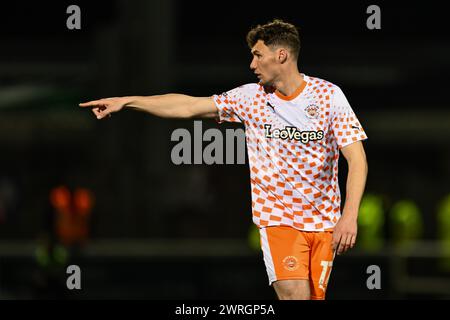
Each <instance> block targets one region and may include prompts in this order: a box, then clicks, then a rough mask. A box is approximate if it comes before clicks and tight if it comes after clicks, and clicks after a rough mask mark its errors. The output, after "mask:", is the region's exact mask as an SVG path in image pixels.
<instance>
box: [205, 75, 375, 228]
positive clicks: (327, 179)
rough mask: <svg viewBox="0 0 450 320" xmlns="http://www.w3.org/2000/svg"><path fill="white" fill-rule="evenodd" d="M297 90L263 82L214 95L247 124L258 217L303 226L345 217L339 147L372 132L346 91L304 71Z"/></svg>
mask: <svg viewBox="0 0 450 320" xmlns="http://www.w3.org/2000/svg"><path fill="white" fill-rule="evenodd" d="M303 79H304V81H303V83H302V85H301V86H300V88H298V89H297V90H296V92H294V93H293V94H292V95H291V96H283V95H282V94H281V93H280V92H278V91H268V90H265V88H264V87H263V86H261V85H260V84H256V83H251V84H246V85H243V86H240V87H238V88H235V89H232V90H230V91H228V92H225V93H222V94H220V95H213V100H214V102H215V104H216V106H217V108H218V111H219V118H218V119H217V120H218V122H219V123H221V122H223V121H229V122H240V123H243V124H244V125H245V132H246V142H247V151H248V159H249V166H250V181H251V189H252V211H253V222H254V223H255V224H256V225H257V226H259V227H265V226H280V225H282V226H291V227H293V228H296V229H298V230H303V231H324V230H329V229H332V228H333V227H334V226H335V224H336V222H337V221H338V219H339V217H340V214H341V213H340V203H341V196H340V190H339V184H338V159H339V149H340V148H342V147H345V146H346V145H349V144H351V143H353V142H355V141H359V140H364V139H367V136H366V134H365V132H364V130H363V128H362V126H361V124H360V123H359V121H358V119H357V117H356V115H355V113H354V112H353V110H352V108H351V107H350V104H349V103H348V101H347V99H346V98H345V95H344V93H343V92H342V90H341V89H340V88H339V87H338V86H336V85H334V84H332V83H330V82H328V81H325V80H322V79H318V78H313V77H309V76H306V75H303Z"/></svg>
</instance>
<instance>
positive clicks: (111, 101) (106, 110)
mask: <svg viewBox="0 0 450 320" xmlns="http://www.w3.org/2000/svg"><path fill="white" fill-rule="evenodd" d="M126 103H127V101H126V98H124V97H117V98H105V99H100V100H93V101H89V102H83V103H80V104H79V106H80V107H82V108H86V107H90V108H92V112H93V113H94V114H95V116H96V117H97V119H99V120H100V119H103V118H104V117H107V116H109V117H110V116H111V113H113V112H118V111H120V110H122V108H123V107H124V106H125V104H126Z"/></svg>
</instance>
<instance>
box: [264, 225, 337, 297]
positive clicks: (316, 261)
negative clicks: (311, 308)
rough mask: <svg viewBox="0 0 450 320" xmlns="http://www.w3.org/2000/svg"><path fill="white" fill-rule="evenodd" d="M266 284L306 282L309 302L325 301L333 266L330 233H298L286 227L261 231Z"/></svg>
mask: <svg viewBox="0 0 450 320" xmlns="http://www.w3.org/2000/svg"><path fill="white" fill-rule="evenodd" d="M260 235H261V248H262V251H263V255H264V263H265V265H266V269H267V274H268V276H269V285H272V283H273V282H274V281H278V280H287V279H305V280H309V282H310V288H311V299H314V300H321V299H325V292H326V289H327V284H328V279H329V277H330V274H331V268H332V266H333V258H334V255H333V248H332V237H333V232H332V231H322V232H311V231H300V230H297V229H294V228H291V227H288V226H275V227H265V228H261V229H260Z"/></svg>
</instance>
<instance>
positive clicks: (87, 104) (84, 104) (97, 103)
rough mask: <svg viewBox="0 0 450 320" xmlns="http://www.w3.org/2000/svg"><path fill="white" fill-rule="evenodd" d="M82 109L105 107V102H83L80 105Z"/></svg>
mask: <svg viewBox="0 0 450 320" xmlns="http://www.w3.org/2000/svg"><path fill="white" fill-rule="evenodd" d="M78 105H79V106H80V107H95V106H102V105H105V102H104V101H102V100H94V101H89V102H82V103H79V104H78Z"/></svg>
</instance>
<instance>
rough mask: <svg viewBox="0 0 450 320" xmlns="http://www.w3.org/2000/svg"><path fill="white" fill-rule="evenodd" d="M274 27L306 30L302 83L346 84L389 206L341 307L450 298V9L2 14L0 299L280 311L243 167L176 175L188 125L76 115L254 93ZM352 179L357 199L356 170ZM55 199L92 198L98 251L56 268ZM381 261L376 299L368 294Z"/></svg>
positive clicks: (338, 277) (88, 5) (56, 6)
mask: <svg viewBox="0 0 450 320" xmlns="http://www.w3.org/2000/svg"><path fill="white" fill-rule="evenodd" d="M71 4H77V5H79V6H80V8H81V30H68V29H67V28H66V19H67V18H68V16H69V14H67V13H66V8H67V7H68V6H69V5H71ZM371 4H376V5H378V6H379V7H380V8H381V30H369V29H368V28H367V27H366V20H367V18H368V17H369V14H367V13H366V8H367V7H368V6H369V5H371ZM273 18H281V19H284V20H286V21H288V22H291V23H294V24H296V25H298V26H299V27H300V36H301V50H300V59H299V68H300V71H301V72H303V73H305V74H307V75H310V76H315V77H319V78H323V79H326V80H328V81H331V82H333V83H335V84H337V85H339V86H340V87H341V88H342V89H343V91H344V93H345V94H346V96H347V98H348V100H349V102H350V104H351V105H352V107H353V109H354V110H355V112H356V114H357V116H358V118H359V120H360V121H361V123H362V125H363V126H364V128H365V131H366V133H367V135H368V137H369V139H368V140H367V141H365V142H364V146H365V149H366V153H367V157H368V163H369V176H368V181H367V185H366V194H368V195H373V196H374V197H376V198H377V199H378V200H379V201H380V203H381V206H379V208H378V209H379V210H381V211H380V213H379V216H378V219H381V220H382V221H383V222H382V225H381V227H380V228H381V236H380V239H381V240H380V241H382V243H383V245H382V246H381V247H380V248H378V249H376V250H375V249H374V250H366V248H365V247H363V246H359V247H358V248H356V249H354V250H353V251H352V252H350V253H348V254H346V255H343V256H340V257H337V258H336V260H335V264H334V267H335V268H334V270H333V273H332V276H331V280H330V284H329V289H328V298H329V299H380V298H383V299H409V298H410V299H417V298H431V299H448V298H449V297H450V282H449V281H450V278H449V276H450V267H448V266H449V265H450V264H449V263H448V259H449V258H448V257H449V250H448V248H449V244H448V243H449V241H450V240H449V238H450V236H449V234H450V221H449V220H450V218H449V216H450V208H449V207H450V200H448V198H446V197H448V195H449V194H450V187H449V182H448V181H449V179H450V165H449V164H450V144H449V140H450V135H449V133H450V111H449V109H448V107H449V103H448V98H447V95H446V94H447V93H448V90H449V81H448V80H447V77H448V72H449V71H450V41H449V28H448V18H447V15H446V11H445V10H444V7H443V4H442V3H441V2H429V1H428V2H421V3H417V2H407V1H404V2H395V4H394V3H392V2H389V3H388V2H373V3H372V2H343V1H339V2H329V3H327V2H312V1H295V2H277V1H273V2H261V1H226V2H225V1H224V2H208V3H205V2H199V1H196V2H194V1H181V0H169V1H163V0H155V1H142V0H140V1H119V0H116V1H98V2H93V1H92V2H88V1H74V2H68V1H59V2H58V3H51V2H30V3H26V2H5V3H2V5H1V7H0V48H1V50H0V299H34V298H47V297H53V298H55V297H56V298H64V299H65V298H68V299H78V298H86V299H96V298H119V299H129V298H144V299H145V298H148V299H174V298H179V299H205V298H206V299H210V298H211V299H228V298H231V299H233V298H236V299H273V298H275V295H274V293H273V292H272V289H271V288H270V287H268V286H267V275H266V272H265V267H264V263H263V260H262V256H261V253H260V251H258V250H256V249H253V248H252V247H251V246H250V245H249V241H248V238H249V233H251V230H252V229H251V226H252V222H251V201H250V181H249V172H248V166H247V164H245V165H218V164H215V165H206V164H201V165H179V166H177V165H174V164H172V162H171V158H170V154H171V150H172V147H173V146H174V145H175V144H176V142H172V141H171V139H170V138H171V133H172V132H173V130H175V129H177V128H186V129H188V130H189V131H190V132H193V126H194V122H193V120H168V119H159V118H156V117H153V116H151V115H148V114H144V113H139V112H134V111H129V110H125V111H123V112H121V113H119V114H114V115H113V117H111V118H110V119H106V120H103V121H97V120H96V119H95V117H94V116H93V115H92V114H91V113H90V112H89V111H88V110H84V109H83V110H82V109H80V108H79V107H78V103H79V102H82V101H88V100H92V99H97V98H101V97H109V96H122V95H153V94H164V93H170V92H176V93H185V94H189V95H194V96H209V95H212V94H214V93H221V92H223V91H226V90H229V89H231V88H234V87H237V86H239V85H241V84H245V83H248V82H255V81H256V79H255V78H254V76H253V75H252V72H251V71H250V69H249V64H250V59H251V55H250V52H249V49H248V47H247V45H246V42H245V35H246V33H247V31H248V30H249V29H250V27H252V26H255V25H256V24H263V23H266V22H268V21H270V20H272V19H273ZM202 126H203V130H206V129H207V128H219V129H220V130H225V129H226V128H239V126H238V125H235V124H221V125H219V126H218V125H217V124H216V123H215V122H214V121H202ZM204 145H206V143H205V144H204ZM340 169H341V171H340V186H341V191H342V193H343V197H342V198H343V199H345V181H346V174H347V171H346V170H347V167H346V162H345V160H344V158H343V157H341V161H340ZM60 185H65V186H67V188H68V189H69V190H70V192H72V194H73V193H74V192H75V190H76V189H77V188H84V189H87V190H89V192H90V193H89V194H90V195H91V198H90V199H91V205H90V209H89V214H88V215H89V223H88V228H89V231H88V236H87V240H86V241H85V242H83V243H82V244H80V245H75V246H72V245H69V246H62V251H61V252H66V253H65V256H64V254H63V255H62V256H63V257H65V258H61V259H60V260H58V258H56V260H55V262H54V263H53V264H52V263H44V262H42V261H43V260H39V257H40V252H41V253H42V251H39V250H40V249H39V248H41V249H42V248H47V249H48V248H49V247H50V248H53V247H54V246H57V244H58V237H57V236H56V235H55V231H54V230H55V220H54V217H55V216H56V215H57V214H58V213H57V212H55V208H54V207H52V206H51V203H50V201H49V195H50V192H51V190H52V189H53V188H55V187H57V186H60ZM445 199H447V202H445ZM400 201H408V204H410V205H412V207H413V209H411V206H409V207H407V208H409V209H404V210H406V211H408V210H410V211H408V212H406V213H404V215H405V216H406V217H407V218H405V219H406V220H407V221H406V222H405V221H404V222H403V223H404V224H405V225H408V223H410V222H411V221H412V220H414V219H419V220H418V222H417V223H416V222H411V225H414V226H415V227H417V226H418V227H417V228H418V229H420V230H421V231H420V232H418V233H417V234H415V235H413V236H411V237H412V242H411V243H412V244H411V245H410V246H406V247H401V248H400V247H398V246H396V245H395V239H397V238H396V232H397V231H396V230H399V229H397V228H396V227H393V226H395V222H393V221H394V220H395V218H393V217H394V216H395V215H396V213H393V212H394V211H395V208H398V206H397V207H396V204H398V203H399V202H400ZM445 203H447V204H446V205H445ZM369 211H370V210H369ZM403 212H404V211H402V213H401V214H399V216H401V215H402V214H403ZM411 212H412V213H411ZM380 217H382V218H380ZM408 219H409V220H408ZM414 221H415V220H414ZM415 227H411V228H412V229H414V228H415ZM405 228H407V227H405ZM360 230H361V234H362V233H363V232H364V229H363V228H361V229H360ZM414 230H415V229H414ZM412 233H413V234H414V232H413V231H412ZM47 249H45V250H47ZM45 250H44V251H43V252H47V254H48V252H50V251H51V249H49V250H50V251H45ZM44 255H45V254H44ZM446 259H447V260H446ZM50 260H51V259H50ZM39 261H41V262H39ZM445 261H447V264H445ZM71 263H73V264H77V265H79V266H80V268H81V269H82V271H83V273H82V274H83V278H82V285H83V289H82V290H81V291H68V290H67V289H65V278H66V274H65V266H66V265H68V264H71ZM374 264H375V265H379V266H380V268H381V270H382V289H381V290H368V289H367V287H366V279H367V277H368V275H367V273H366V268H367V267H368V266H369V265H374ZM443 265H447V267H443Z"/></svg>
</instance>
